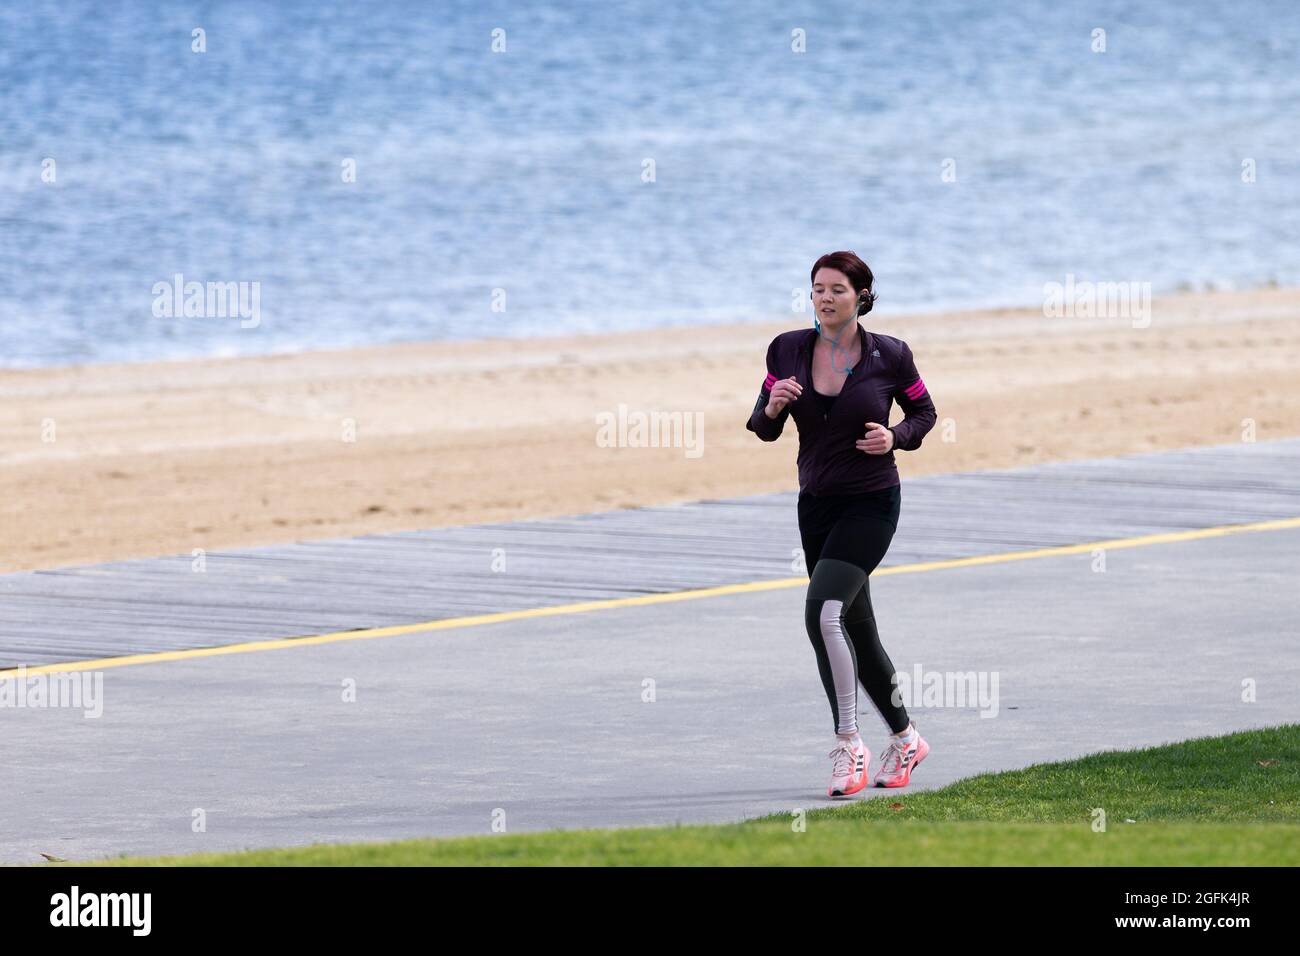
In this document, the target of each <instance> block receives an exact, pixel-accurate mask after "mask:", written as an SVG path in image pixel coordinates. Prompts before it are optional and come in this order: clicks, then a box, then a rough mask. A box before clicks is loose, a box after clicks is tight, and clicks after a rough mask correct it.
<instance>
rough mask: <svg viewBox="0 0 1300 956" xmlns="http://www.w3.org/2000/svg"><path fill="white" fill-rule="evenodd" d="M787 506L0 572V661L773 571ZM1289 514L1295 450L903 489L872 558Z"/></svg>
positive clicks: (225, 638)
mask: <svg viewBox="0 0 1300 956" xmlns="http://www.w3.org/2000/svg"><path fill="white" fill-rule="evenodd" d="M795 498H796V494H795V492H786V493H780V494H770V495H759V496H754V497H745V498H728V499H719V500H711V501H702V502H697V503H692V504H687V505H678V506H670V507H655V508H638V509H630V510H622V511H613V512H604V513H598V514H584V515H575V516H572V517H563V518H552V519H538V520H532V521H519V522H512V523H508V524H490V525H475V526H466V527H456V528H435V529H429V530H425V531H411V532H404V533H398V534H383V535H369V536H365V537H360V538H348V539H336V540H326V541H314V542H302V543H298V544H291V545H283V546H277V547H265V548H248V549H239V550H231V551H214V552H209V553H208V554H207V555H206V569H205V570H204V571H202V572H198V571H195V570H194V569H193V559H192V558H191V556H190V555H188V554H186V555H180V556H176V557H169V558H154V559H145V560H133V561H119V562H113V563H109V564H101V565H93V566H83V567H74V568H65V569H59V570H54V571H33V572H20V573H14V574H6V575H0V669H2V668H5V667H16V666H18V665H20V664H26V665H28V666H35V665H40V664H51V663H58V662H65V661H73V660H86V659H94V658H102V657H114V656H120V655H125V654H132V653H142V652H149V651H160V650H174V649H180V648H194V647H210V646H217V645H224V644H231V643H240V642H244V641H251V640H266V639H272V638H289V637H295V636H304V635H312V634H321V633H328V632H334V631H344V630H351V629H363V628H372V627H383V626H387V625H395V624H414V623H419V622H424V621H432V620H439V619H444V618H450V617H460V616H463V615H469V614H480V613H490V612H495V611H505V610H519V609H526V608H534V607H544V606H550V605H557V604H566V603H570V602H575V601H586V600H598V599H603V598H614V597H626V596H630V595H637V594H648V593H654V592H670V591H680V590H686V589H692V588H703V587H711V586H717V585H724V584H736V583H743V582H748V581H759V580H765V579H778V578H790V577H794V576H797V575H800V574H802V573H803V572H802V570H801V568H799V567H798V566H797V565H795V564H794V563H793V560H794V553H795V550H796V549H797V548H798V547H799V535H798V529H797V525H796V521H795ZM1296 516H1300V439H1289V440H1284V441H1276V442H1261V443H1255V444H1246V443H1242V444H1234V445H1219V446H1213V447H1206V448H1197V449H1189V450H1184V451H1178V452H1161V453H1155V454H1144V455H1129V456H1124V457H1120V458H1109V459H1092V460H1084V461H1076V462H1063V463H1056V464H1050V465H1041V466H1035V467H1030V468H1022V469H1015V470H1000V471H985V472H972V473H964V474H955V475H939V476H931V477H924V478H913V479H905V480H904V483H903V510H902V518H901V521H900V525H899V531H898V535H897V536H896V537H895V539H894V543H893V546H892V548H891V550H890V552H889V555H888V556H887V558H886V559H885V562H884V565H883V566H890V565H897V564H910V563H913V562H918V561H932V560H941V559H946V558H958V557H969V556H974V555H981V554H993V553H1000V552H1006V551H1015V550H1023V549H1031V548H1041V547H1051V546H1059V545H1068V544H1081V543H1087V542H1091V541H1101V540H1107V539H1113V538H1121V537H1129V536H1135V535H1141V534H1150V533H1155V532H1165V531H1178V530H1186V529H1195V528H1204V527H1210V526H1216V525H1224V524H1241V523H1247V522H1253V521H1263V520H1270V519H1278V518H1292V517H1296ZM1297 570H1298V571H1300V557H1298V558H1297Z"/></svg>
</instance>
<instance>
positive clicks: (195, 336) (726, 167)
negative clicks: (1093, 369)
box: [0, 0, 1300, 367]
mask: <svg viewBox="0 0 1300 956" xmlns="http://www.w3.org/2000/svg"><path fill="white" fill-rule="evenodd" d="M195 28H201V29H202V30H203V31H204V39H205V41H206V51H205V52H194V50H193V49H192V42H193V40H192V36H193V34H192V31H193V30H194V29H195ZM1097 29H1102V30H1104V31H1105V43H1106V49H1105V51H1104V52H1096V51H1094V49H1093V46H1094V42H1095V41H1094V34H1093V31H1094V30H1097ZM494 31H504V34H503V36H504V41H505V50H504V51H503V52H494V51H493V48H492V45H493V38H494ZM795 31H801V35H802V36H803V37H804V38H805V41H806V50H805V52H794V51H793V50H792V43H793V42H794V39H793V37H794V34H795ZM496 35H497V36H498V37H500V36H502V34H500V33H498V34H496ZM1298 67H1300V4H1297V3H1295V2H1290V0H1287V2H1271V3H1265V2H1252V0H1245V2H1241V3H1236V4H1220V3H1215V2H1208V0H1191V2H1182V3H1172V2H1171V3H1154V4H1136V3H1132V2H1130V0H1124V2H1119V0H1115V2H1080V3H1068V2H1057V0H1027V2H1021V3H1016V4H998V5H993V4H985V3H976V2H958V0H939V2H928V3H924V4H920V3H889V4H863V3H820V4H812V3H799V2H791V3H783V4H773V3H764V2H759V0H753V2H748V3H739V2H717V3H710V4H697V3H685V2H677V0H661V2H655V3H620V2H614V0H602V2H563V3H556V4H554V5H537V6H534V5H524V4H518V3H501V2H494V0H485V2H474V3H459V2H422V3H374V4H355V3H342V2H324V0H312V2H302V3H296V2H281V3H255V2H247V3H233V2H212V3H192V4H191V3H175V2H161V0H139V2H124V3H121V4H101V3H91V2H80V3H79V2H69V0H58V2H54V0H30V2H25V3H22V4H5V5H2V6H0V366H7V367H26V366H39V365H48V364H66V363H74V362H75V363H82V362H102V361H117V360H130V359H146V358H165V357H179V356H198V355H233V354H245V353H265V352H280V351H293V350H299V349H306V348H332V347H340V346H346V345H350V344H357V343H375V342H396V341H406V340H426V339H453V338H472V337H473V338H476V337H483V336H505V337H512V338H513V337H527V336H537V335H547V334H558V333H567V332H594V331H606V330H618V329H631V328H648V327H660V326H680V325H689V324H694V323H710V322H721V321H744V320H751V319H752V320H768V319H772V318H776V317H779V316H780V315H783V314H784V315H789V316H790V317H791V321H792V324H798V323H799V322H806V321H810V314H808V313H805V314H796V313H795V312H794V305H795V303H796V302H797V301H799V300H800V298H801V297H804V296H806V293H807V288H808V270H809V268H810V267H811V264H812V262H813V261H814V260H815V259H816V258H817V256H819V255H820V254H822V253H824V252H827V251H831V250H834V249H842V248H848V249H854V250H856V251H857V252H858V253H859V254H861V255H862V256H863V257H864V258H865V259H866V260H867V261H868V262H869V263H871V265H872V267H873V269H874V270H875V272H876V275H877V291H878V293H879V295H880V301H879V302H878V305H877V308H878V309H880V310H881V312H882V313H887V312H888V311H890V310H893V311H895V312H902V311H914V310H917V309H926V308H934V307H953V306H958V307H960V306H972V307H974V306H984V305H1018V304H1024V305H1033V304H1037V303H1040V302H1041V301H1042V299H1043V286H1044V283H1047V282H1064V281H1065V279H1066V276H1067V275H1073V276H1075V278H1076V280H1079V281H1084V280H1097V281H1131V282H1149V283H1150V284H1151V288H1152V290H1153V291H1154V292H1155V293H1156V294H1159V293H1161V292H1165V291H1170V290H1176V289H1188V288H1190V289H1201V288H1245V287H1255V286H1261V285H1268V284H1272V283H1278V284H1282V285H1293V284H1300V68H1298ZM51 161H52V162H51ZM647 161H650V162H652V163H653V178H652V179H650V178H649V177H647V175H646V170H647V168H648V164H647ZM1248 161H1249V162H1251V163H1253V167H1254V181H1253V182H1246V181H1243V163H1247V162H1248ZM348 162H352V163H355V173H356V174H355V181H352V182H349V181H345V177H344V171H345V164H346V163H348ZM945 170H946V171H947V172H948V175H947V177H945V175H944V174H945ZM954 171H955V179H954V177H953V175H952V173H953V172H954ZM51 172H52V173H53V175H52V176H51ZM1247 178H1249V177H1247ZM945 179H947V180H949V181H945ZM51 180H52V181H51ZM177 275H180V276H182V277H183V281H185V282H199V283H209V282H212V283H247V284H248V285H247V286H246V289H248V290H249V291H250V292H251V290H253V289H254V288H255V289H256V290H257V295H258V298H257V300H256V301H257V303H258V308H257V313H256V322H253V321H252V320H250V319H248V318H245V319H244V320H243V321H241V319H240V318H239V317H233V316H221V315H210V314H209V315H206V316H184V315H182V316H171V317H168V316H166V315H161V316H160V315H158V314H156V312H157V311H158V303H159V298H160V296H159V292H158V289H159V283H163V284H167V286H168V287H170V285H171V284H172V283H173V282H174V281H175V280H174V277H175V276H177ZM254 284H255V285H254ZM166 297H167V298H168V299H170V298H171V294H170V293H168V294H167V296H166ZM244 304H245V305H246V306H247V305H249V304H250V302H249V300H245V303H244ZM503 306H504V307H503ZM247 314H250V315H251V313H247Z"/></svg>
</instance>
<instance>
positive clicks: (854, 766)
mask: <svg viewBox="0 0 1300 956" xmlns="http://www.w3.org/2000/svg"><path fill="white" fill-rule="evenodd" d="M827 756H828V757H831V758H832V759H833V760H834V761H835V763H834V764H833V766H832V769H831V785H830V786H829V787H828V788H827V789H826V795H827V796H828V797H849V796H852V795H853V794H855V793H857V792H858V791H859V790H861V789H862V788H863V787H865V786H866V785H867V766H868V764H870V763H871V751H870V750H868V749H867V748H866V746H865V745H864V744H863V743H862V739H861V738H858V739H857V740H844V739H843V738H836V742H835V749H834V750H832V751H831V752H830V753H829V754H827Z"/></svg>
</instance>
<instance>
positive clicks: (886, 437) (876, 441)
mask: <svg viewBox="0 0 1300 956" xmlns="http://www.w3.org/2000/svg"><path fill="white" fill-rule="evenodd" d="M855 444H856V445H857V446H858V450H859V451H865V452H866V453H867V454H868V455H885V454H888V453H889V449H891V448H893V447H894V433H893V432H891V431H890V430H889V429H888V428H886V427H885V426H884V425H878V424H876V423H875V422H867V435H866V437H865V438H859V439H858V440H857V442H855Z"/></svg>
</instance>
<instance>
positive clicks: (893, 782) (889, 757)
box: [876, 724, 930, 787]
mask: <svg viewBox="0 0 1300 956" xmlns="http://www.w3.org/2000/svg"><path fill="white" fill-rule="evenodd" d="M908 726H909V727H911V729H912V730H914V731H915V730H916V725H915V724H909V725H908ZM929 752H930V745H929V744H928V743H926V742H925V738H924V737H922V736H921V734H920V732H919V731H917V734H916V737H915V738H914V739H913V740H912V742H911V743H910V744H903V743H899V741H898V738H897V737H890V738H889V749H888V750H886V751H885V753H884V755H883V756H882V757H881V758H880V769H879V770H878V771H876V786H877V787H906V786H907V785H908V784H909V783H911V782H912V768H913V767H915V766H916V765H917V764H919V763H920V762H921V761H922V760H924V759H925V755H926V754H928V753H929Z"/></svg>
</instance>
